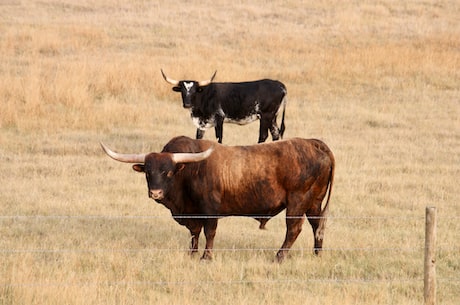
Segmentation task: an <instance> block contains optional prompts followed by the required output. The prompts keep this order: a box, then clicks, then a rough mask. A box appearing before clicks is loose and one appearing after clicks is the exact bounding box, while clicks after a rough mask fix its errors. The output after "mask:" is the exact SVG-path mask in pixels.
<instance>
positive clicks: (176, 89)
mask: <svg viewBox="0 0 460 305" xmlns="http://www.w3.org/2000/svg"><path fill="white" fill-rule="evenodd" d="M172 89H173V91H176V92H181V90H180V87H173V88H172Z"/></svg>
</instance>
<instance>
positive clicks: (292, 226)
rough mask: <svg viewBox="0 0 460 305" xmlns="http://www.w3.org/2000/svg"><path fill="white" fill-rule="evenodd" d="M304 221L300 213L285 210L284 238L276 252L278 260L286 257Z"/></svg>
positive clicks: (280, 260)
mask: <svg viewBox="0 0 460 305" xmlns="http://www.w3.org/2000/svg"><path fill="white" fill-rule="evenodd" d="M304 221H305V217H304V216H303V215H302V213H300V214H299V213H290V212H289V211H288V210H287V211H286V238H285V239H284V242H283V245H282V246H281V248H280V249H279V251H278V253H277V254H276V258H277V259H278V262H282V261H283V260H284V258H285V257H286V255H287V253H288V251H289V249H290V248H291V247H292V245H293V244H294V242H295V240H296V239H297V237H298V236H299V234H300V232H301V231H302V225H303V223H304Z"/></svg>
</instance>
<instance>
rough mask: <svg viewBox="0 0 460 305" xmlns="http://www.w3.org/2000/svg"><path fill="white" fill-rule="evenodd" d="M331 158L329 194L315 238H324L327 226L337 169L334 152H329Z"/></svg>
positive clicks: (320, 216)
mask: <svg viewBox="0 0 460 305" xmlns="http://www.w3.org/2000/svg"><path fill="white" fill-rule="evenodd" d="M329 156H330V158H331V161H332V163H331V168H330V171H329V182H328V194H327V199H326V204H325V205H324V207H323V209H322V211H321V213H320V215H319V224H318V229H317V230H316V235H315V238H316V239H317V240H323V238H324V230H325V228H326V221H327V214H328V212H329V200H330V199H331V192H332V185H333V184H334V171H335V160H334V156H333V155H332V152H330V153H329Z"/></svg>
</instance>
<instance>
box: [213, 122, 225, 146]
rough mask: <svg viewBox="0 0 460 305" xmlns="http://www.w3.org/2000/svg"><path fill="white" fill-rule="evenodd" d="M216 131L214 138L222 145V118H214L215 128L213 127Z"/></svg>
mask: <svg viewBox="0 0 460 305" xmlns="http://www.w3.org/2000/svg"><path fill="white" fill-rule="evenodd" d="M214 129H215V130H216V138H217V142H219V143H220V144H222V134H223V132H224V118H223V117H221V116H216V126H215V127H214Z"/></svg>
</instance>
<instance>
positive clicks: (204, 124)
mask: <svg viewBox="0 0 460 305" xmlns="http://www.w3.org/2000/svg"><path fill="white" fill-rule="evenodd" d="M258 119H260V115H259V114H250V115H248V116H245V117H243V118H232V117H227V116H225V117H224V122H226V123H232V124H238V125H246V124H249V123H252V122H254V121H256V120H258ZM192 121H193V124H194V125H195V126H196V128H198V129H201V130H205V129H208V128H212V127H215V126H216V119H215V117H211V118H209V119H203V118H200V117H193V116H192Z"/></svg>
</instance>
